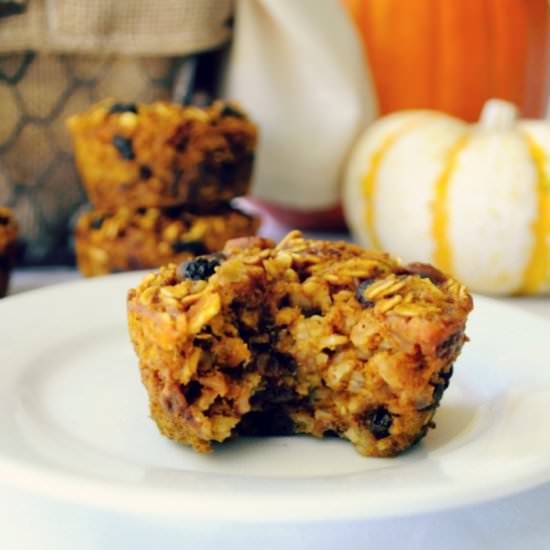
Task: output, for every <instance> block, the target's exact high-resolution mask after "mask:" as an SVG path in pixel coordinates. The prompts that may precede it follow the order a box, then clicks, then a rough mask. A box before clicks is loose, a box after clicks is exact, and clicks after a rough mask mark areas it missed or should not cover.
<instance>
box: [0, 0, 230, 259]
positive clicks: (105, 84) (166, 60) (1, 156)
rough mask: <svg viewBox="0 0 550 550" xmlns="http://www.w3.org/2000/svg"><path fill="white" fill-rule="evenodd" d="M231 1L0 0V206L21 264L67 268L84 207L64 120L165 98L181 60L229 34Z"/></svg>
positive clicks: (208, 47)
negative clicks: (72, 223) (74, 224)
mask: <svg viewBox="0 0 550 550" xmlns="http://www.w3.org/2000/svg"><path fill="white" fill-rule="evenodd" d="M231 13H232V1H231V0H163V2H150V1H145V0H128V1H125V2H115V1H111V0H94V1H92V2H83V1H80V0H47V1H46V0H29V1H28V2H6V0H0V16H1V15H4V16H5V17H1V18H0V204H2V205H6V206H10V207H13V208H14V209H15V211H16V216H17V219H18V222H19V226H20V228H21V236H22V241H23V242H24V244H25V249H24V254H23V257H22V260H23V261H24V262H25V263H30V264H37V263H54V264H55V263H67V262H70V261H71V257H72V256H71V252H70V249H69V247H68V245H67V243H68V237H69V233H70V231H69V220H70V218H71V216H72V215H73V213H74V212H75V211H76V210H77V209H78V207H79V205H81V204H82V203H83V202H84V201H85V197H84V195H83V192H82V188H81V185H80V183H79V180H78V176H77V174H76V171H75V167H74V163H73V159H72V155H71V143H70V140H69V136H68V134H67V132H66V130H65V126H64V121H65V119H66V118H67V117H68V116H70V115H71V114H74V113H75V112H78V111H82V110H85V109H87V108H88V107H89V106H90V105H91V104H92V103H93V102H95V101H97V100H99V99H101V98H104V97H114V98H117V99H119V100H121V101H144V102H148V101H153V100H156V99H171V98H173V93H174V85H175V82H176V80H177V75H178V70H179V68H180V66H181V64H182V63H181V60H182V59H183V58H184V57H185V56H189V55H191V54H194V53H196V52H199V51H202V50H206V49H211V48H214V47H217V46H220V45H221V44H223V43H224V42H226V41H227V39H228V38H229V36H230V33H231V27H230V17H231Z"/></svg>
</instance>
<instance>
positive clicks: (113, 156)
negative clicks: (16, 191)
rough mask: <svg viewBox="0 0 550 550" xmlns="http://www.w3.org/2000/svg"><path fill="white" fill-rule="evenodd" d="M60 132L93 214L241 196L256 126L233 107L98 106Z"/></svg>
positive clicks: (110, 103)
mask: <svg viewBox="0 0 550 550" xmlns="http://www.w3.org/2000/svg"><path fill="white" fill-rule="evenodd" d="M67 125H68V128H69V130H70V132H71V134H72V136H73V140H74V150H75V158H76V162H77V166H78V169H79V172H80V175H81V177H82V180H83V182H84V186H85V188H86V191H87V194H88V197H89V198H90V200H91V202H92V203H93V204H94V206H95V207H96V208H99V209H103V210H112V209H115V208H118V207H121V206H126V207H129V208H140V207H159V206H171V205H175V204H179V203H183V202H195V203H200V202H210V201H228V200H230V199H232V198H234V197H237V196H239V195H244V194H246V192H247V191H248V188H249V185H250V177H251V172H252V165H253V159H254V150H255V147H256V127H255V126H254V124H253V123H252V122H251V121H250V120H249V119H248V117H247V116H246V114H245V113H244V112H243V111H242V110H241V109H240V108H239V107H238V106H237V105H235V104H229V103H225V102H222V101H216V102H215V103H213V104H212V105H211V106H210V107H208V108H206V109H201V108H198V107H185V106H182V105H178V104H174V103H168V102H156V103H152V104H150V105H143V104H142V105H136V104H133V103H128V104H126V103H125V104H121V103H113V101H112V100H105V101H103V102H101V103H99V104H97V105H95V106H94V107H92V108H91V109H90V111H88V112H86V113H83V114H79V115H74V116H72V117H70V118H69V119H68V121H67Z"/></svg>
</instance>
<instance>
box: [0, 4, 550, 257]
mask: <svg viewBox="0 0 550 550" xmlns="http://www.w3.org/2000/svg"><path fill="white" fill-rule="evenodd" d="M549 25H550V5H549V2H548V0H415V1H411V2H404V1H402V0H317V1H313V0H302V1H301V2H292V1H287V0H240V1H239V0H236V1H231V0H166V1H164V2H162V4H161V5H159V4H158V3H151V2H145V1H143V0H129V1H127V2H110V1H107V0H95V1H93V2H78V1H76V0H51V1H46V0H33V1H24V0H21V1H19V0H14V1H8V0H1V1H0V121H1V123H0V204H1V205H4V206H8V207H11V208H12V209H13V210H14V211H15V215H16V218H17V222H18V225H19V235H20V243H21V248H20V251H19V257H18V262H19V263H20V265H23V264H24V265H73V264H74V252H73V250H72V244H71V234H72V229H71V223H72V221H73V220H74V216H75V213H76V212H77V211H78V210H79V208H80V207H81V206H82V204H84V203H85V201H86V199H85V195H84V192H83V190H82V185H81V183H80V180H79V176H78V173H77V171H76V169H75V166H74V160H73V156H72V144H71V142H70V138H69V135H68V133H67V131H66V129H65V120H66V118H67V117H68V116H70V115H72V114H75V113H79V112H82V111H85V110H87V109H88V108H89V107H90V106H91V105H92V104H93V103H95V102H97V101H99V100H101V99H103V98H105V97H112V98H114V99H115V100H117V101H124V102H146V103H147V102H151V101H154V100H161V99H162V100H172V101H175V102H178V103H184V104H195V105H199V106H205V105H208V104H209V103H210V102H211V101H212V100H214V99H215V98H217V97H228V98H232V99H236V100H238V101H240V103H241V105H242V106H243V107H244V108H245V109H246V110H247V111H248V112H249V113H250V115H251V118H252V119H253V120H254V121H255V122H256V123H257V125H258V127H259V131H260V142H259V146H258V150H257V155H256V166H255V169H254V180H253V185H252V190H251V196H252V203H253V205H254V208H256V209H258V208H259V209H260V211H261V212H262V213H263V214H264V216H266V218H265V219H266V220H269V221H268V223H271V224H272V223H275V224H277V223H278V224H281V227H286V226H294V227H305V228H308V229H318V230H334V229H338V230H345V227H346V224H345V221H344V216H343V214H342V209H341V189H342V181H343V178H344V174H345V171H346V168H347V165H346V163H347V160H348V157H349V155H350V151H351V149H352V146H353V145H354V143H355V142H356V140H357V139H358V137H359V136H360V134H361V133H362V132H363V131H364V130H365V129H366V128H368V127H369V125H370V124H372V123H373V122H374V121H375V120H377V119H378V118H380V117H382V116H384V115H387V114H390V113H395V112H398V111H402V110H407V109H435V110H439V111H442V112H444V113H447V114H449V115H452V116H454V117H458V118H459V119H462V120H463V121H465V122H468V123H470V122H475V121H476V120H477V119H478V118H479V116H480V112H481V110H482V107H483V104H484V103H485V102H486V100H488V99H490V98H500V99H504V100H507V101H510V102H512V103H513V104H515V105H516V106H517V108H518V111H519V114H520V116H521V117H525V118H535V119H537V118H538V119H542V118H544V117H545V116H546V113H547V105H548V98H549V77H550V75H549V72H550V71H549V69H550V59H549V55H550V54H549V46H550V38H549V33H550V29H549ZM268 232H269V231H268Z"/></svg>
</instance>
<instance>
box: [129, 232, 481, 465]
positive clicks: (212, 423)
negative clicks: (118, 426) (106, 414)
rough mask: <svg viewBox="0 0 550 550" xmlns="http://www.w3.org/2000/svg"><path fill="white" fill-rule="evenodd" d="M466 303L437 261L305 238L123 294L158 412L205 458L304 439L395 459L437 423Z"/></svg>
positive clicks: (229, 252)
mask: <svg viewBox="0 0 550 550" xmlns="http://www.w3.org/2000/svg"><path fill="white" fill-rule="evenodd" d="M471 309H472V299H471V297H470V295H469V294H468V292H467V290H466V289H465V288H464V287H463V286H462V285H461V284H459V283H458V282H457V281H455V280H453V279H451V278H449V277H446V276H445V275H443V274H442V273H440V272H439V271H437V270H436V269H435V268H433V267H431V266H429V265H425V264H410V265H402V264H401V263H400V262H398V261H397V260H395V259H392V258H391V257H390V256H388V255H386V254H384V253H379V252H370V251H366V250H364V249H362V248H360V247H359V246H357V245H353V244H349V243H345V242H327V241H313V240H305V239H304V238H303V236H302V235H301V234H300V233H299V232H297V231H293V232H291V233H289V234H288V235H287V237H286V238H285V239H284V240H283V241H282V242H281V243H280V244H279V245H277V246H275V244H274V243H273V242H271V241H269V240H265V239H261V238H259V237H256V238H248V239H238V240H234V241H230V242H228V243H227V244H226V246H225V249H224V252H223V253H220V254H213V255H210V256H202V257H199V258H196V259H194V260H191V261H188V262H185V263H183V264H182V265H180V266H176V265H169V266H166V267H163V268H162V269H161V270H160V271H159V272H157V273H153V274H150V275H148V276H147V277H146V278H145V279H144V280H143V282H142V283H141V284H140V285H139V286H138V287H137V288H135V289H132V290H130V291H129V293H128V321H129V331H130V335H131V338H132V341H133V344H134V348H135V350H136V352H137V355H138V357H139V361H140V368H141V376H142V380H143V383H144V385H145V387H146V389H147V391H148V393H149V398H150V409H151V414H152V417H153V418H154V420H155V421H156V422H157V424H158V427H159V429H160V431H161V432H162V433H163V434H164V435H165V436H167V437H169V438H171V439H174V440H176V441H179V442H181V443H185V444H191V445H192V446H193V447H194V448H195V449H196V450H197V451H199V452H208V451H210V450H211V444H212V442H214V441H224V440H226V439H228V438H231V437H236V436H238V435H240V434H247V435H251V434H253V435H273V434H293V433H307V434H312V435H314V436H317V437H323V436H324V435H328V434H331V435H334V434H336V435H337V436H339V437H341V438H344V439H347V440H349V441H351V442H352V443H353V444H354V445H355V447H356V448H357V450H358V451H359V452H360V453H361V454H363V455H367V456H393V455H396V454H398V453H399V452H401V451H403V450H404V449H406V448H408V447H410V446H411V445H412V444H414V443H415V442H416V441H418V440H419V439H421V438H422V437H423V436H424V435H425V434H426V432H427V431H428V429H429V428H430V427H433V425H434V424H433V422H432V418H433V416H434V413H435V411H436V408H437V406H438V404H439V402H440V400H441V397H442V395H443V392H444V391H445V389H446V388H447V386H448V384H449V380H450V378H451V375H452V372H453V362H454V361H455V359H456V358H457V356H458V354H459V353H460V350H461V348H462V345H463V343H464V342H465V340H466V336H465V335H464V328H465V322H466V317H467V315H468V313H469V311H470V310H471Z"/></svg>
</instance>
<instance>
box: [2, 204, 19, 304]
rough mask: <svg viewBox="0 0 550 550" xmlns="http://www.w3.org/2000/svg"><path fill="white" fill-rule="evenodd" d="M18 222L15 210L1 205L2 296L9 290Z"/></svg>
mask: <svg viewBox="0 0 550 550" xmlns="http://www.w3.org/2000/svg"><path fill="white" fill-rule="evenodd" d="M16 239H17V224H16V222H15V218H14V216H13V212H12V211H11V210H10V209H9V208H5V207H2V206H0V298H3V297H4V296H5V295H6V292H7V291H8V283H9V279H10V273H11V269H12V267H13V263H14V260H15V247H16Z"/></svg>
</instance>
